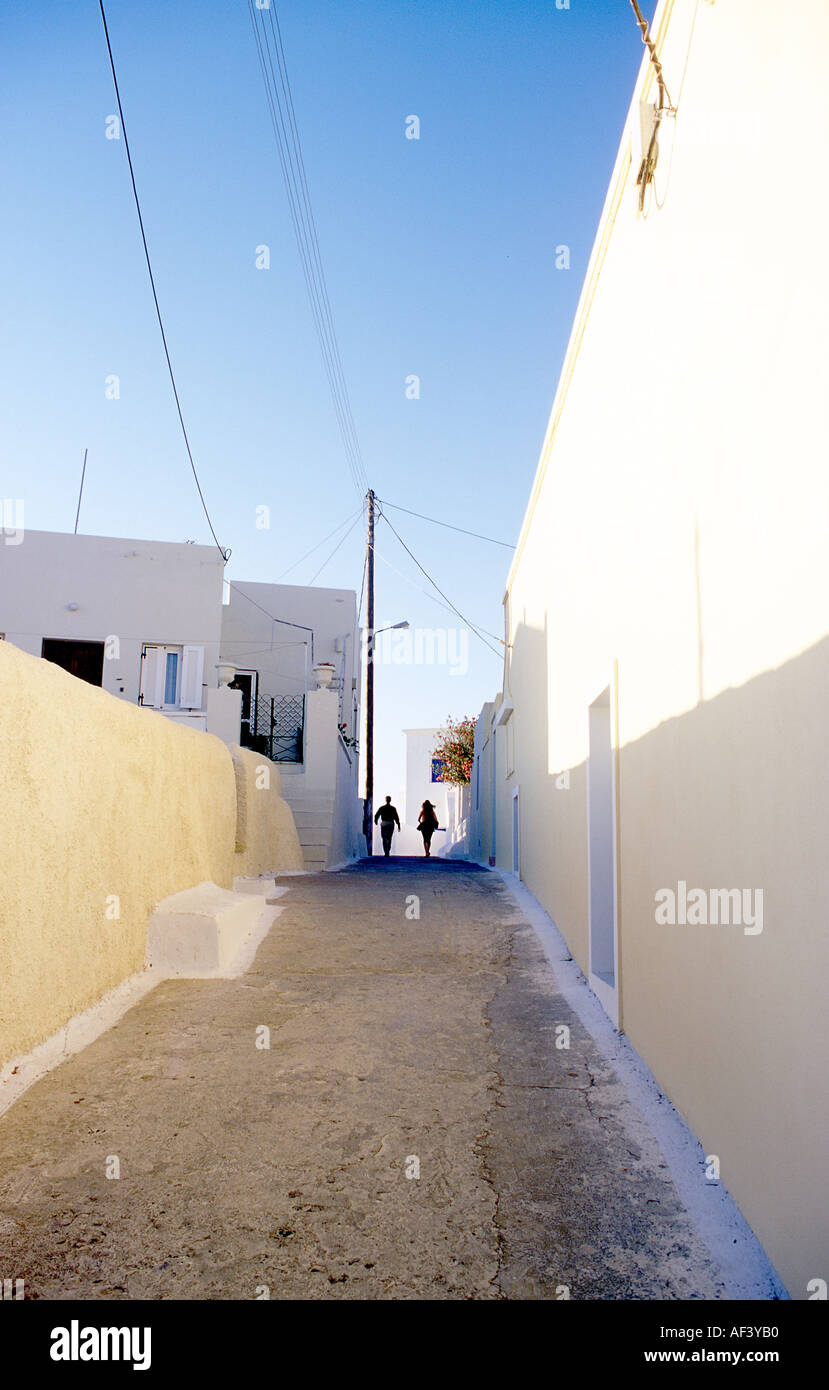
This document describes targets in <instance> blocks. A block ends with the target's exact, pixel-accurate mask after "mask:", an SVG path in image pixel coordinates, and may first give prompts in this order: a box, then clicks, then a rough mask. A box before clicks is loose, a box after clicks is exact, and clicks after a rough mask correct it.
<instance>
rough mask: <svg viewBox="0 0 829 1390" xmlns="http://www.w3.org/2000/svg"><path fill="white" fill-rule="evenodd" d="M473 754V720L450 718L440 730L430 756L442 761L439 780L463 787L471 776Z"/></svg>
mask: <svg viewBox="0 0 829 1390" xmlns="http://www.w3.org/2000/svg"><path fill="white" fill-rule="evenodd" d="M474 756H475V720H474V719H470V718H466V719H450V720H448V721H447V724H446V727H445V728H443V729H441V730H440V736H439V739H438V742H437V744H436V745H435V747H434V749H433V750H432V757H433V758H439V759H440V761H441V763H442V765H443V766H442V770H441V774H440V776H439V777H438V778H437V780H438V781H439V782H451V783H452V785H453V786H456V787H465V786H468V785H469V781H470V778H471V777H472V759H473V758H474Z"/></svg>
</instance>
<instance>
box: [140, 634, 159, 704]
mask: <svg viewBox="0 0 829 1390" xmlns="http://www.w3.org/2000/svg"><path fill="white" fill-rule="evenodd" d="M163 654H164V651H163V648H162V647H145V648H144V655H143V656H142V658H141V703H142V705H147V706H148V707H149V708H150V709H157V708H158V706H159V705H160V704H161V699H162V697H163V694H164V691H163V688H162V689H161V690H160V691H159V686H160V685H161V675H162V671H163V662H162V656H163Z"/></svg>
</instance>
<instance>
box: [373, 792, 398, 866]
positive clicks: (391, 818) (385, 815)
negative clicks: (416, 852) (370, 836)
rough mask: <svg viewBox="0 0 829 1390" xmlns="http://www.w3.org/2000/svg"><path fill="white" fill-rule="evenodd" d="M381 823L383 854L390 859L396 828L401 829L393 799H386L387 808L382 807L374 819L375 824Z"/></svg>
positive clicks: (388, 797)
mask: <svg viewBox="0 0 829 1390" xmlns="http://www.w3.org/2000/svg"><path fill="white" fill-rule="evenodd" d="M378 821H379V822H380V834H381V835H382V837H383V853H384V855H385V856H386V858H387V859H388V857H389V855H390V853H391V837H392V835H393V834H394V827H395V825H396V826H397V828H398V830H399V829H400V817H399V816H398V814H397V807H396V806H392V804H391V797H390V796H387V797H386V804H385V806H381V807H380V810H379V811H378V812H377V815H376V816H375V817H374V824H375V825H376V824H377V822H378Z"/></svg>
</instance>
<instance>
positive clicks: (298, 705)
mask: <svg viewBox="0 0 829 1390" xmlns="http://www.w3.org/2000/svg"><path fill="white" fill-rule="evenodd" d="M304 733H305V696H304V695H257V696H256V698H255V699H252V700H251V708H250V718H249V720H247V721H245V722H244V723H243V724H242V737H241V741H242V746H243V747H245V748H251V749H253V751H254V752H255V753H263V754H264V755H265V757H266V758H270V760H271V762H274V763H301V762H302V761H303V739H304Z"/></svg>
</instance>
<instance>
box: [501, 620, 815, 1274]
mask: <svg viewBox="0 0 829 1390" xmlns="http://www.w3.org/2000/svg"><path fill="white" fill-rule="evenodd" d="M525 634H526V635H523V634H522V635H520V641H521V651H522V660H529V659H533V660H539V659H540V652H539V650H538V648H539V647H540V643H541V641H542V640H543V639H542V635H541V633H538V632H537V633H536V634H535V635H534V638H535V640H533V635H532V634H531V633H529V632H528V631H527V630H526V629H525ZM517 650H519V645H518V639H517V641H516V651H517ZM533 652H535V655H534V656H533V655H531V654H532V653H533ZM624 680H625V672H624V662H623V661H622V662H620V665H619V699H620V705H621V709H622V711H624V698H625V685H624ZM828 688H829V638H824V639H822V640H821V641H820V642H819V643H817V644H816V645H815V646H813V647H811V648H810V649H808V650H807V651H806V652H804V653H802V654H801V655H799V656H797V657H794V658H792V659H791V660H790V661H787V662H785V663H784V664H783V665H781V666H779V667H777V668H775V669H774V670H772V671H768V672H764V673H762V674H761V675H758V676H755V677H753V678H752V679H751V680H749V681H747V682H746V683H745V684H744V685H742V686H739V687H736V688H730V689H728V690H725V691H723V692H721V693H720V694H719V695H717V696H715V697H713V698H711V699H709V700H707V701H705V702H703V703H701V704H699V705H697V706H696V707H695V708H694V709H692V710H690V711H688V712H686V713H683V714H680V715H677V716H674V717H672V718H669V719H667V720H665V721H664V722H663V723H661V724H659V725H657V726H656V727H655V728H654V729H651V730H650V731H649V732H648V733H646V734H644V735H643V736H642V737H640V738H638V739H636V740H634V741H632V742H630V743H627V744H623V746H622V747H621V748H620V750H619V753H618V825H617V834H618V855H619V864H620V875H619V885H618V905H619V942H620V969H619V981H620V991H621V1006H622V1008H621V1026H622V1028H623V1029H624V1031H625V1032H626V1033H627V1034H628V1036H629V1037H630V1040H631V1042H632V1044H633V1046H634V1047H635V1048H636V1049H637V1051H638V1052H639V1053H640V1055H641V1056H642V1057H643V1058H644V1060H645V1061H646V1063H647V1065H648V1066H649V1067H650V1069H651V1071H652V1072H653V1074H654V1076H655V1077H656V1080H657V1081H658V1083H659V1084H660V1086H661V1087H662V1088H663V1089H664V1090H665V1092H666V1094H667V1095H668V1096H669V1097H670V1098H671V1100H672V1101H673V1102H674V1104H675V1105H676V1106H677V1108H678V1109H679V1110H680V1111H681V1113H682V1114H683V1116H684V1118H685V1119H686V1120H687V1122H688V1123H689V1125H690V1126H691V1128H692V1130H693V1131H694V1132H695V1133H696V1134H697V1136H698V1137H699V1139H700V1141H701V1142H702V1144H703V1147H704V1149H705V1152H706V1154H708V1155H711V1156H713V1157H714V1158H715V1159H716V1161H717V1166H718V1169H719V1174H720V1180H721V1181H722V1182H723V1183H724V1185H725V1186H726V1187H727V1188H728V1189H729V1191H730V1192H731V1193H732V1195H733V1196H734V1198H735V1200H736V1201H737V1202H738V1204H739V1205H740V1207H741V1209H742V1211H743V1213H744V1215H745V1216H746V1219H747V1220H748V1221H749V1222H750V1224H751V1225H752V1227H753V1228H754V1230H755V1232H756V1234H757V1236H758V1238H759V1239H760V1241H761V1242H762V1244H763V1245H764V1246H765V1248H766V1250H767V1251H768V1253H769V1256H770V1258H771V1259H772V1261H773V1263H774V1264H775V1265H776V1267H777V1268H778V1270H779V1271H780V1274H781V1277H782V1278H783V1279H784V1281H785V1283H786V1285H787V1288H788V1289H789V1292H790V1293H791V1295H792V1297H794V1298H807V1297H808V1296H809V1295H808V1293H807V1285H808V1283H809V1281H810V1280H812V1279H815V1278H824V1279H825V1278H827V1270H826V1261H825V1253H826V1250H827V1249H829V1212H828V1211H827V1208H826V1204H825V1202H824V1201H823V1198H822V1189H823V1180H824V1179H823V1165H824V1156H825V1154H826V1152H827V1151H829V1079H827V1073H826V1067H825V1057H826V1053H827V1049H828V1048H829V1023H828V1022H827V1020H829V1013H828V1012H827V1009H826V1005H825V998H826V989H827V982H828V981H829V926H828V925H827V924H829V874H827V871H826V857H827V849H826V847H827V844H828V843H829V795H828V794H827V767H829V726H828V725H827V720H826V712H825V703H826V690H827V689H828ZM543 708H544V709H545V711H546V700H545V703H544V706H543ZM514 717H515V716H514ZM585 718H586V713H585ZM543 732H544V736H545V742H546V728H545V729H544V731H543ZM623 733H624V724H623V723H622V735H623ZM499 734H500V731H499ZM537 737H540V732H539V731H537ZM525 767H526V764H525ZM586 769H587V764H586V763H582V764H580V765H579V766H578V767H575V768H571V769H570V770H569V787H568V789H567V790H563V789H557V788H556V786H555V777H554V776H553V775H552V774H544V773H541V774H536V773H534V772H532V771H530V772H529V773H528V772H527V771H526V770H525V774H524V780H523V781H522V785H521V796H522V802H525V803H526V804H527V805H529V807H530V808H531V812H532V816H533V820H532V822H531V824H534V825H537V826H540V827H541V833H540V834H539V833H537V832H536V833H533V832H532V831H531V829H530V823H528V821H527V820H526V819H525V820H524V822H523V833H522V838H523V839H524V840H525V845H524V854H523V863H522V869H523V876H524V878H525V881H526V883H527V886H528V888H529V889H530V890H531V891H532V892H533V893H534V894H535V896H536V897H537V898H538V899H539V901H540V902H541V903H542V904H543V906H544V907H545V908H546V910H547V911H548V912H549V913H550V916H551V917H552V918H553V920H554V921H555V922H556V924H557V925H558V926H559V928H560V930H561V931H562V933H563V934H564V936H565V938H566V939H567V940H568V944H569V945H570V947H571V950H573V952H574V955H575V954H576V945H578V946H579V948H580V949H579V956H580V963H581V964H582V968H584V966H585V965H586V964H587V959H586V951H587V944H588V937H589V923H588V901H587V855H586V845H587V795H586ZM499 810H500V808H499ZM499 839H500V831H499ZM692 895H693V896H692ZM683 905H684V906H683ZM672 916H673V920H671V917H672ZM715 919H716V920H715ZM700 1181H701V1182H702V1181H706V1178H705V1175H704V1173H703V1172H701V1174H700Z"/></svg>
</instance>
